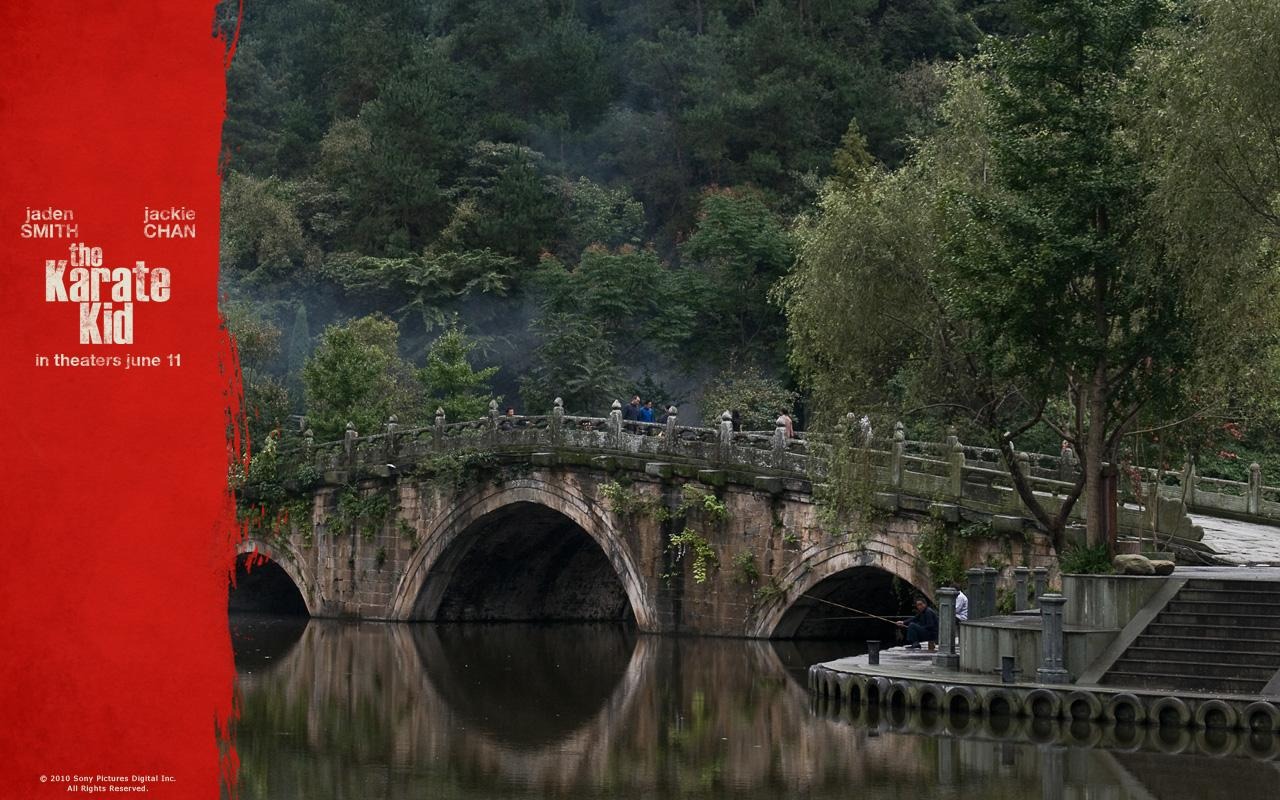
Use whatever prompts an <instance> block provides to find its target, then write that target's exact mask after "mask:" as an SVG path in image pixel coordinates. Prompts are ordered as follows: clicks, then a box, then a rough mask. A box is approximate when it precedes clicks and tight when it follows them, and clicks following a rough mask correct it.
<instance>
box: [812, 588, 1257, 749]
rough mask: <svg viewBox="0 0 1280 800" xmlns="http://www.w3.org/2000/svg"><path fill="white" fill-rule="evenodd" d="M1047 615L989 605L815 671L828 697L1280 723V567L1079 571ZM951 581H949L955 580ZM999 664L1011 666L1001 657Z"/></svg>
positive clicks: (1026, 714)
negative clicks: (914, 646)
mask: <svg viewBox="0 0 1280 800" xmlns="http://www.w3.org/2000/svg"><path fill="white" fill-rule="evenodd" d="M1063 585H1064V592H1063V596H1058V595H1053V594H1047V595H1043V596H1041V597H1040V598H1039V600H1040V605H1041V609H1040V612H1039V614H1035V613H1034V612H1021V613H1017V614H1014V615H1007V616H991V615H989V614H988V613H987V606H986V599H987V598H986V597H985V595H986V594H987V592H986V591H985V586H984V584H983V582H982V581H981V580H979V581H978V583H977V584H976V585H975V586H973V587H972V594H973V597H974V599H976V601H977V602H976V604H971V608H974V605H976V609H975V611H974V613H975V616H974V617H972V618H971V619H970V620H969V621H966V622H961V623H959V640H960V650H959V653H958V654H957V653H956V652H955V650H954V644H953V643H952V639H951V637H950V636H949V630H950V628H951V626H952V625H953V624H954V609H953V608H951V607H950V599H951V595H949V594H943V593H942V592H940V593H939V600H940V608H941V611H942V625H941V627H942V644H941V645H940V646H939V649H938V652H937V653H936V654H934V653H929V652H927V651H924V652H921V651H907V650H898V649H891V650H887V651H882V652H880V653H878V654H876V655H868V656H859V657H856V658H846V659H839V660H837V661H831V662H827V663H824V664H817V665H814V666H813V667H811V668H810V670H809V686H810V688H811V689H812V690H813V692H814V694H815V695H816V696H817V697H818V698H820V699H822V700H823V701H824V702H834V703H837V704H845V705H847V706H850V707H853V706H859V707H880V708H894V707H904V708H916V709H920V710H922V711H944V712H949V713H966V714H977V715H988V716H997V717H998V716H1012V717H1022V718H1030V719H1041V720H1056V719H1060V720H1067V721H1072V720H1084V721H1091V722H1099V723H1109V724H1117V723H1119V724H1137V725H1151V726H1159V727H1170V728H1175V729H1206V730H1242V731H1249V732H1260V733H1267V734H1270V735H1280V569H1229V568H1199V569H1196V568H1191V569H1182V570H1179V571H1178V572H1177V573H1176V574H1174V575H1171V576H1169V577H1160V576H1153V577H1133V576H1073V575H1068V576H1065V577H1064V579H1063ZM944 591H945V590H944ZM993 664H996V665H999V667H998V668H996V669H992V666H993Z"/></svg>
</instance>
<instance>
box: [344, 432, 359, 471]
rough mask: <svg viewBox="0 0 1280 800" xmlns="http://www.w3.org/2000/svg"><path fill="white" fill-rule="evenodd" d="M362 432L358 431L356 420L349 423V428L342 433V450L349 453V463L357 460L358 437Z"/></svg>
mask: <svg viewBox="0 0 1280 800" xmlns="http://www.w3.org/2000/svg"><path fill="white" fill-rule="evenodd" d="M359 436H360V434H359V432H358V431H356V424H355V423H354V422H348V423H347V429H346V430H345V431H343V433H342V450H343V452H345V453H346V454H347V463H348V464H354V463H355V460H356V439H357V438H359Z"/></svg>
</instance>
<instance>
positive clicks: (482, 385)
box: [418, 322, 498, 420]
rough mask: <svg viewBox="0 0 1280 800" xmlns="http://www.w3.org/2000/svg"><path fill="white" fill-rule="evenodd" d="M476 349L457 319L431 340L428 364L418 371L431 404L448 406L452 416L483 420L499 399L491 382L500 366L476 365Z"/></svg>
mask: <svg viewBox="0 0 1280 800" xmlns="http://www.w3.org/2000/svg"><path fill="white" fill-rule="evenodd" d="M475 349H476V343H475V342H474V341H472V340H471V339H470V338H469V337H468V336H467V334H466V332H465V331H463V329H462V328H460V327H459V326H458V324H457V323H456V322H455V323H453V324H451V325H449V327H447V328H445V330H444V331H443V332H442V333H441V334H440V335H439V336H438V337H436V340H435V341H434V342H432V343H431V347H430V348H429V349H428V350H427V365H426V366H425V367H423V368H422V369H420V370H418V380H419V381H421V382H422V385H423V388H424V389H425V390H426V395H427V405H428V407H430V408H441V409H444V413H445V416H446V418H448V419H452V420H467V419H479V418H480V417H482V416H484V414H485V413H486V412H487V411H488V409H489V401H490V400H493V399H495V398H494V396H493V392H492V391H491V390H490V388H489V382H490V381H491V380H492V379H493V376H494V375H496V374H497V372H498V368H497V367H483V368H481V369H476V368H475V367H473V366H472V365H471V360H470V359H471V354H472V352H473V351H474V350H475Z"/></svg>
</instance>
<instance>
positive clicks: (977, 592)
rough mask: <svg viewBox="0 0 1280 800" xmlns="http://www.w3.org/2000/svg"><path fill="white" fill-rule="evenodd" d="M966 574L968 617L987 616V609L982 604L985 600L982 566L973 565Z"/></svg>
mask: <svg viewBox="0 0 1280 800" xmlns="http://www.w3.org/2000/svg"><path fill="white" fill-rule="evenodd" d="M966 574H967V575H968V576H969V592H968V595H969V619H971V620H973V619H982V618H983V617H985V616H987V610H986V609H985V608H984V607H983V605H982V604H983V602H984V601H985V600H986V595H985V593H984V592H983V591H982V567H974V568H973V569H970V570H969V571H968V572H967V573H966Z"/></svg>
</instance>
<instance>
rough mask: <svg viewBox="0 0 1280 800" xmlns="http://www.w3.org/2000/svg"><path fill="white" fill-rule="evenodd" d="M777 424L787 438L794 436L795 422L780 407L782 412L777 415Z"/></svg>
mask: <svg viewBox="0 0 1280 800" xmlns="http://www.w3.org/2000/svg"><path fill="white" fill-rule="evenodd" d="M778 424H779V425H781V426H782V431H783V433H785V434H786V436H787V438H788V439H794V438H796V426H795V423H794V422H792V421H791V415H790V414H788V413H787V410H786V409H785V408H784V409H782V413H780V414H779V415H778Z"/></svg>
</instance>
